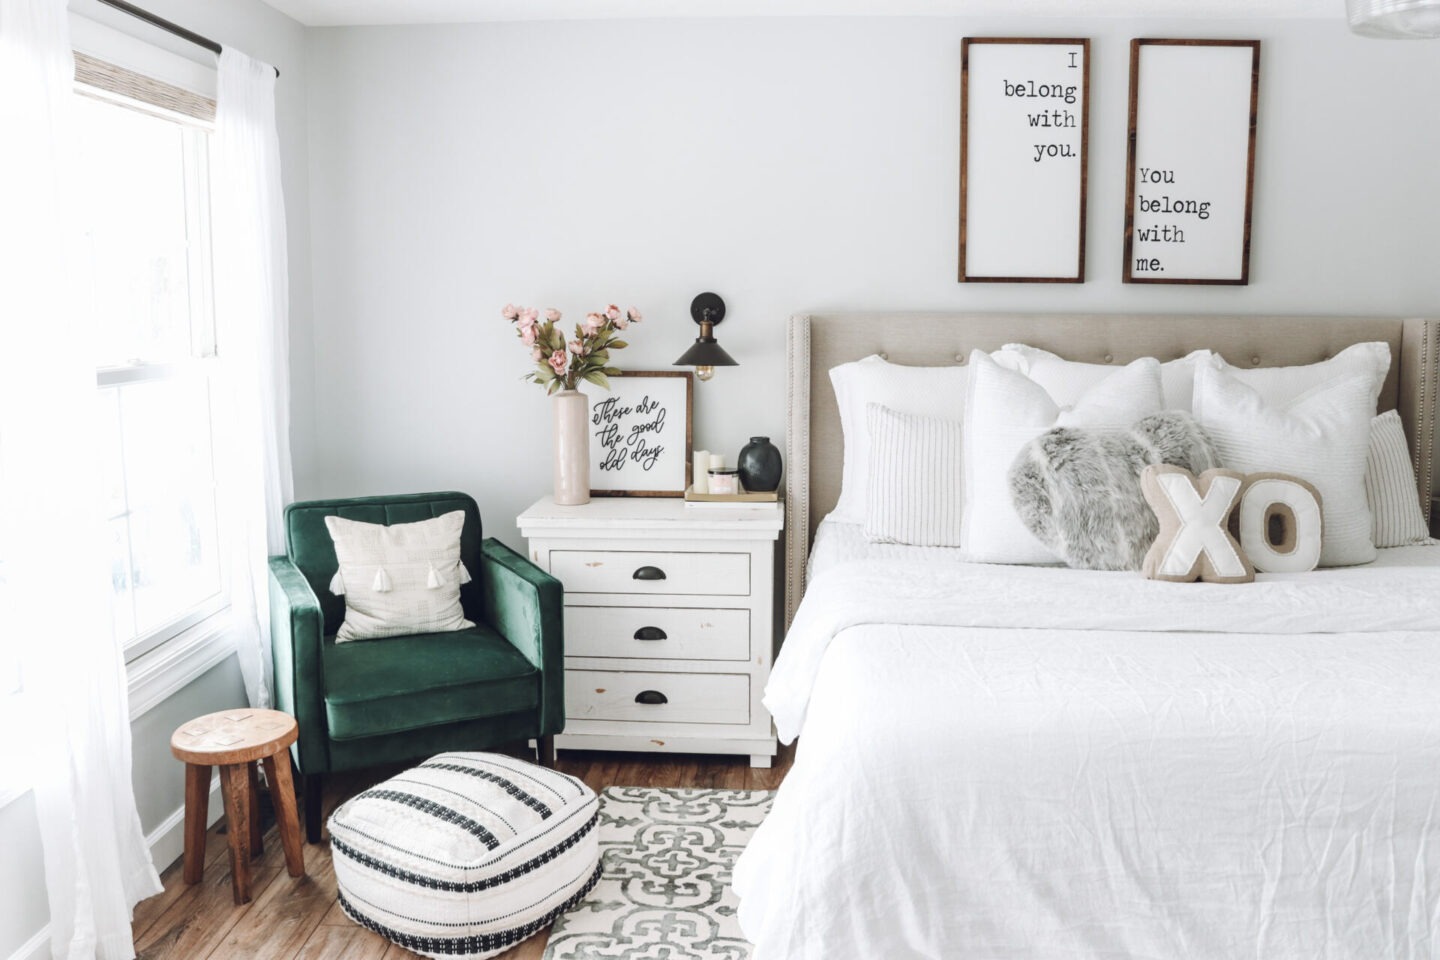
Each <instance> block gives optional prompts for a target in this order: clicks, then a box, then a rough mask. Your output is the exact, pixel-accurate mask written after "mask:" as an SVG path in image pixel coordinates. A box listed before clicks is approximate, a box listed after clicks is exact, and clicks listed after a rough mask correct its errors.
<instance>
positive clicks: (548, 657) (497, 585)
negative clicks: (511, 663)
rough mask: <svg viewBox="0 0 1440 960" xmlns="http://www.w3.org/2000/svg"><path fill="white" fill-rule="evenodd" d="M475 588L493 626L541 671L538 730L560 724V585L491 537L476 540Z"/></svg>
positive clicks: (555, 728)
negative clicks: (478, 549)
mask: <svg viewBox="0 0 1440 960" xmlns="http://www.w3.org/2000/svg"><path fill="white" fill-rule="evenodd" d="M480 590H481V595H482V596H483V597H484V599H485V615H486V617H487V618H488V620H489V626H490V627H492V628H493V629H494V630H495V631H496V632H497V633H499V634H500V635H501V636H502V637H504V638H505V639H506V640H508V641H510V643H511V645H512V646H514V647H515V649H516V650H519V651H520V652H521V653H522V654H523V655H524V656H525V659H527V660H529V661H530V662H531V663H532V664H534V665H535V669H537V670H539V671H540V674H541V679H540V727H541V730H540V732H541V733H542V734H551V733H559V732H560V731H561V730H563V729H564V728H565V613H564V611H565V588H564V587H562V586H561V585H560V581H559V580H556V579H555V578H554V577H552V576H550V574H548V573H546V572H545V571H544V570H541V569H540V568H539V567H537V566H535V564H533V563H531V562H530V561H529V560H526V559H525V558H524V557H522V556H521V555H520V554H518V553H516V552H515V551H514V550H511V549H510V548H509V547H507V546H505V544H503V543H501V542H500V541H499V540H496V539H495V538H494V537H491V538H490V539H488V540H486V541H485V542H484V544H482V545H481V554H480Z"/></svg>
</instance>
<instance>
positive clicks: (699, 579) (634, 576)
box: [550, 550, 750, 597]
mask: <svg viewBox="0 0 1440 960" xmlns="http://www.w3.org/2000/svg"><path fill="white" fill-rule="evenodd" d="M550 573H551V574H552V575H553V576H555V577H556V578H557V579H559V580H560V582H561V583H563V584H564V585H565V592H566V593H637V594H657V593H658V594H667V593H688V594H707V595H711V596H732V597H743V596H747V595H748V594H749V593H750V555H749V554H748V553H680V552H675V553H669V552H666V553H659V552H656V553H648V552H638V551H637V552H633V553H632V552H630V551H628V550H624V551H622V550H552V551H551V552H550Z"/></svg>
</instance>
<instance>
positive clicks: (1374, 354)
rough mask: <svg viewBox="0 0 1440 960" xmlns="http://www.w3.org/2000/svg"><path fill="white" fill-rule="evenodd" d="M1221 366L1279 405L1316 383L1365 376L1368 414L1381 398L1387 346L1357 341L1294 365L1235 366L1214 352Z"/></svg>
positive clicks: (1388, 356)
mask: <svg viewBox="0 0 1440 960" xmlns="http://www.w3.org/2000/svg"><path fill="white" fill-rule="evenodd" d="M1216 359H1217V360H1219V362H1220V363H1219V366H1220V369H1222V370H1224V371H1226V372H1227V373H1229V374H1230V375H1232V376H1233V377H1235V379H1237V380H1239V381H1240V382H1241V383H1243V384H1245V386H1247V387H1251V388H1253V389H1254V390H1255V391H1256V392H1258V393H1259V394H1260V396H1261V397H1263V398H1264V399H1265V401H1266V402H1267V403H1269V404H1271V405H1275V406H1280V405H1283V404H1286V403H1289V402H1290V401H1291V400H1294V399H1295V398H1296V397H1298V396H1300V394H1302V393H1305V392H1306V391H1308V390H1313V389H1315V388H1316V387H1318V386H1321V385H1323V384H1327V383H1333V382H1335V381H1336V380H1339V379H1341V378H1343V377H1351V376H1364V377H1366V378H1368V381H1369V383H1370V389H1371V397H1370V415H1371V416H1372V417H1373V416H1374V415H1375V405H1376V404H1377V403H1378V402H1379V400H1380V388H1381V387H1383V386H1384V385H1385V375H1386V374H1387V373H1389V372H1390V345H1389V344H1388V343H1383V342H1378V341H1377V342H1375V343H1356V344H1353V345H1351V346H1348V347H1346V348H1345V349H1344V350H1341V351H1340V352H1339V353H1337V354H1335V356H1333V357H1331V358H1330V359H1329V360H1321V361H1320V362H1319V363H1306V364H1301V365H1299V366H1295V367H1253V366H1252V367H1237V366H1234V365H1232V364H1229V363H1226V362H1225V358H1224V357H1220V356H1219V355H1216Z"/></svg>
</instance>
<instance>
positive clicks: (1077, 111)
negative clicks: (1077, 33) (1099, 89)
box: [959, 37, 1090, 283]
mask: <svg viewBox="0 0 1440 960" xmlns="http://www.w3.org/2000/svg"><path fill="white" fill-rule="evenodd" d="M1089 91H1090V41H1089V40H1062V39H1053V38H1043V39H1036V38H1031V39H1021V38H1010V37H966V38H965V39H964V40H963V41H962V42H961V46H960V275H959V279H960V282H961V283H976V282H994V283H1083V282H1084V281H1085V176H1086V159H1087V147H1088V144H1089V128H1090V96H1089Z"/></svg>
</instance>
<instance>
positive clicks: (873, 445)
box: [865, 403, 965, 547]
mask: <svg viewBox="0 0 1440 960" xmlns="http://www.w3.org/2000/svg"><path fill="white" fill-rule="evenodd" d="M867 413H868V417H867V419H868V422H869V433H870V489H869V496H868V502H867V507H868V509H867V510H866V511H865V538H866V539H867V540H869V541H870V542H871V543H907V544H911V545H913V546H920V547H958V546H959V545H960V517H961V511H962V510H963V509H964V506H965V504H964V500H963V498H962V497H961V493H960V481H961V476H960V460H961V453H962V452H963V449H962V437H963V436H964V433H963V430H962V426H963V425H962V424H961V423H959V422H958V421H955V420H940V419H938V418H936V417H922V416H917V415H916V414H913V413H897V412H896V411H894V410H891V409H890V408H889V407H882V406H880V405H879V404H877V403H872V404H870V406H869V409H868V411H867Z"/></svg>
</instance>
